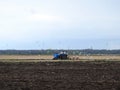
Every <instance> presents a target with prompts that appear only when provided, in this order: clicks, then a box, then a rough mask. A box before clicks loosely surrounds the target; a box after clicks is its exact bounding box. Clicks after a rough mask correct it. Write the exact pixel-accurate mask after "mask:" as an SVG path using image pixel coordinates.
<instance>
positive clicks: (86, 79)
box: [0, 61, 120, 90]
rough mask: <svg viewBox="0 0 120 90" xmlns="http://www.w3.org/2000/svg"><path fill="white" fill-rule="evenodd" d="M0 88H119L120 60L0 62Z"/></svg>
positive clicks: (64, 89)
mask: <svg viewBox="0 0 120 90" xmlns="http://www.w3.org/2000/svg"><path fill="white" fill-rule="evenodd" d="M0 90H120V62H88V61H87V62H39V63H32V62H31V63H25V62H24V63H23V62H21V63H15V62H14V63H8V62H0Z"/></svg>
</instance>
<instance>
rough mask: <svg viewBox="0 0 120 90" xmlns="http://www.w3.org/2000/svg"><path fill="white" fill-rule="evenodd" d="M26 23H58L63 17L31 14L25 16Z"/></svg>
mask: <svg viewBox="0 0 120 90" xmlns="http://www.w3.org/2000/svg"><path fill="white" fill-rule="evenodd" d="M27 20H28V21H43V22H44V21H45V22H46V21H47V22H59V21H62V20H63V17H61V16H55V15H49V14H48V15H44V14H39V13H38V14H32V15H29V16H27Z"/></svg>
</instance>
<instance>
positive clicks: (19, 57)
mask: <svg viewBox="0 0 120 90" xmlns="http://www.w3.org/2000/svg"><path fill="white" fill-rule="evenodd" d="M52 58H53V56H52V55H0V61H2V60H12V61H13V60H36V61H37V60H47V61H48V60H51V59H52ZM69 58H70V59H71V60H120V56H115V55H104V56H98V55H96V56H77V55H76V56H69Z"/></svg>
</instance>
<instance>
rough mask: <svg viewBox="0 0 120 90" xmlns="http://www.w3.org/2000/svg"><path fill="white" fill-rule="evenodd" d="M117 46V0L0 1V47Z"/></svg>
mask: <svg viewBox="0 0 120 90" xmlns="http://www.w3.org/2000/svg"><path fill="white" fill-rule="evenodd" d="M88 48H92V49H120V0H0V49H20V50H21V49H88Z"/></svg>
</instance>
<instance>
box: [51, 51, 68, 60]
mask: <svg viewBox="0 0 120 90" xmlns="http://www.w3.org/2000/svg"><path fill="white" fill-rule="evenodd" d="M53 56H54V58H53V60H58V59H61V60H66V59H68V55H67V53H66V52H61V53H59V54H58V53H55V54H54V55H53Z"/></svg>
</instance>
